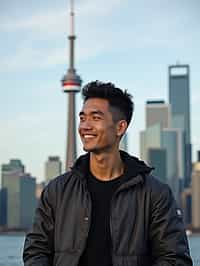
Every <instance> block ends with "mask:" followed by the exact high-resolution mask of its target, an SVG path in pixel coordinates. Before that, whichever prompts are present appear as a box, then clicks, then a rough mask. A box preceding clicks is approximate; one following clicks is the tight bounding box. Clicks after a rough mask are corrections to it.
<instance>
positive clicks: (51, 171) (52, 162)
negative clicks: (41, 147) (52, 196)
mask: <svg viewBox="0 0 200 266" xmlns="http://www.w3.org/2000/svg"><path fill="white" fill-rule="evenodd" d="M61 171H62V163H61V160H60V158H59V157H58V156H50V157H49V158H48V160H47V162H46V163H45V181H46V182H48V181H50V180H51V179H52V178H54V177H56V176H58V175H60V174H61Z"/></svg>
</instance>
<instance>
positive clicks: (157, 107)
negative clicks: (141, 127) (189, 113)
mask: <svg viewBox="0 0 200 266" xmlns="http://www.w3.org/2000/svg"><path fill="white" fill-rule="evenodd" d="M157 123H160V125H161V128H168V127H170V125H171V113H170V105H169V104H167V103H165V101H164V100H154V101H147V102H146V128H148V127H150V126H152V125H154V124H157Z"/></svg>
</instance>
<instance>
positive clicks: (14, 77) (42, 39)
mask: <svg viewBox="0 0 200 266" xmlns="http://www.w3.org/2000/svg"><path fill="white" fill-rule="evenodd" d="M161 4H162V5H161ZM75 6H76V23H75V32H76V36H77V39H76V47H75V48H76V51H75V60H76V63H75V66H76V69H77V72H78V74H80V75H81V77H82V79H83V85H84V84H85V83H87V82H88V81H91V80H96V79H98V80H103V81H111V82H113V83H115V84H116V85H117V86H119V87H121V88H124V89H127V90H128V91H129V92H130V93H131V94H133V96H134V102H135V113H134V119H133V121H132V124H131V126H130V128H129V130H128V134H129V152H131V153H133V154H135V155H136V156H139V131H140V130H142V129H144V126H145V114H144V111H145V102H146V100H151V99H164V100H166V101H167V102H168V66H169V65H171V64H176V63H177V62H179V63H181V64H189V65H190V71H191V75H190V91H191V136H192V144H193V160H195V158H196V156H195V153H196V150H198V149H200V140H199V135H200V128H199V124H200V118H199V103H200V93H199V88H200V77H199V73H200V64H199V59H200V57H199V47H200V34H199V28H200V18H199V10H200V9H199V8H200V3H199V1H197V0H191V1H186V0H182V1H178V0H175V1H173V2H172V3H169V1H162V3H161V1H158V0H153V1H150V2H149V1H144V0H141V1H140V2H135V1H130V0H123V1H120V0H110V1H109V2H108V1H107V2H106V3H104V4H103V3H102V1H99V0H93V1H92V0H88V1H76V3H75ZM0 17H1V23H0V32H1V50H0V60H1V65H0V68H1V70H0V86H1V90H0V121H1V122H0V123H1V124H0V125H1V131H0V151H1V152H0V164H2V163H7V162H8V161H9V160H10V159H11V158H20V159H21V160H22V161H23V163H24V164H25V165H26V170H27V172H30V173H31V174H32V175H33V176H36V177H37V178H38V180H42V179H43V177H44V162H45V161H46V160H47V157H48V156H49V155H59V156H61V158H62V160H64V153H65V149H66V140H65V136H66V98H67V97H66V95H65V94H64V93H63V92H62V87H61V83H60V80H61V78H62V76H63V74H64V73H65V72H66V69H67V68H68V62H69V58H68V39H67V35H68V34H69V1H63V0H62V1H57V2H56V1H46V0H44V1H43V2H42V3H38V2H37V3H36V2H34V1H29V2H26V1H20V3H13V2H12V1H9V0H8V1H6V2H4V3H3V4H1V10H0ZM77 96H78V97H77V114H78V112H79V110H80V107H81V97H80V94H79V95H77ZM77 118H78V116H77ZM78 151H79V154H80V153H82V149H81V144H80V141H79V139H78Z"/></svg>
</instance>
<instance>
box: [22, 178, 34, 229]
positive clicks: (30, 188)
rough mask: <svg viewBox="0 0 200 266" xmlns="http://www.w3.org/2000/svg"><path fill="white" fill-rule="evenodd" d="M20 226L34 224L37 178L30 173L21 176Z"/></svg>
mask: <svg viewBox="0 0 200 266" xmlns="http://www.w3.org/2000/svg"><path fill="white" fill-rule="evenodd" d="M19 181H20V227H21V228H24V229H28V228H30V227H31V226H32V223H33V217H34V213H35V207H36V178H34V177H32V176H31V175H29V174H24V175H22V176H20V179H19Z"/></svg>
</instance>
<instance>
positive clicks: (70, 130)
mask: <svg viewBox="0 0 200 266" xmlns="http://www.w3.org/2000/svg"><path fill="white" fill-rule="evenodd" d="M70 3H71V11H70V23H71V27H70V31H71V32H70V35H69V37H68V38H69V45H70V47H69V48H70V50H69V56H70V61H69V68H68V71H67V73H66V75H64V77H63V79H62V86H63V91H64V92H66V93H67V94H68V112H67V114H68V119H67V125H68V126H67V138H66V139H67V150H66V163H65V167H66V170H68V169H69V167H71V166H72V165H73V163H74V161H75V159H76V119H75V117H76V116H75V109H76V108H75V95H76V93H78V92H79V91H80V87H81V78H80V77H79V76H78V75H77V74H76V69H75V68H74V43H75V39H76V36H75V34H74V5H73V4H74V2H73V0H71V2H70Z"/></svg>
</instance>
